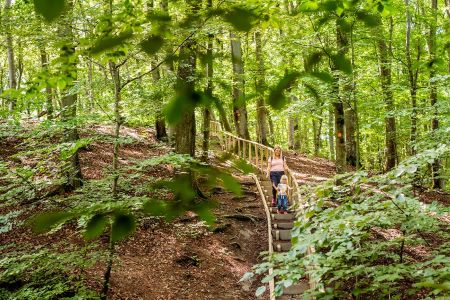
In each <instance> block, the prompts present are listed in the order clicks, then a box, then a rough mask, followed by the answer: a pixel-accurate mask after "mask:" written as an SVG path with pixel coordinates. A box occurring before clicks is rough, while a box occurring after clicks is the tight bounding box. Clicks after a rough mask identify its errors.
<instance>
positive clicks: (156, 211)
mask: <svg viewBox="0 0 450 300" xmlns="http://www.w3.org/2000/svg"><path fill="white" fill-rule="evenodd" d="M166 209H167V207H166V203H165V202H163V201H161V200H155V199H152V200H150V201H148V202H147V203H145V204H144V211H145V212H146V213H148V214H150V215H152V216H164V215H165V213H166Z"/></svg>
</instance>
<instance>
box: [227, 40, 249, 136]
mask: <svg viewBox="0 0 450 300" xmlns="http://www.w3.org/2000/svg"><path fill="white" fill-rule="evenodd" d="M230 40H231V60H232V63H233V116H234V125H235V127H236V132H237V134H238V136H239V137H241V138H244V139H247V140H248V139H250V134H249V132H248V124H247V108H246V104H245V94H244V86H245V83H244V62H243V61H242V50H241V39H240V38H239V37H237V36H236V35H235V34H234V33H230Z"/></svg>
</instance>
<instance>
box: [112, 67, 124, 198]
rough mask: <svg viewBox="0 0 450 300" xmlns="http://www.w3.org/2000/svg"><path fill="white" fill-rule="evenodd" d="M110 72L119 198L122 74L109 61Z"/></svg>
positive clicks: (115, 178)
mask: <svg viewBox="0 0 450 300" xmlns="http://www.w3.org/2000/svg"><path fill="white" fill-rule="evenodd" d="M109 71H110V73H111V78H112V80H113V83H114V121H115V122H114V123H115V126H114V152H113V173H114V175H113V186H112V193H113V197H114V198H117V184H118V181H119V174H118V170H119V146H120V143H119V138H120V126H121V125H122V116H121V103H120V102H121V93H120V74H119V69H118V67H117V66H116V64H115V63H114V62H112V61H109Z"/></svg>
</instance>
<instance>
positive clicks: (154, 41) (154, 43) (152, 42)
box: [141, 35, 164, 55]
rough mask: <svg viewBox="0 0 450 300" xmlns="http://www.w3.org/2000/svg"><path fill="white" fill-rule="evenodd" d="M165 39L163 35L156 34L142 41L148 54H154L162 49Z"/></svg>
mask: <svg viewBox="0 0 450 300" xmlns="http://www.w3.org/2000/svg"><path fill="white" fill-rule="evenodd" d="M163 43H164V39H163V38H162V37H161V36H158V35H154V36H150V37H148V38H146V39H145V40H143V41H142V42H141V47H142V49H143V50H144V51H145V53H147V54H148V55H153V54H155V53H156V52H158V51H159V49H161V47H162V46H163Z"/></svg>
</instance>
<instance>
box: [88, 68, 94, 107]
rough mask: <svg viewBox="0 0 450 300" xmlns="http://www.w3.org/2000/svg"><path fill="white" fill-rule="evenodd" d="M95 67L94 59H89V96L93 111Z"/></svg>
mask: <svg viewBox="0 0 450 300" xmlns="http://www.w3.org/2000/svg"><path fill="white" fill-rule="evenodd" d="M93 72H94V67H93V65H92V61H91V60H89V62H88V89H89V90H88V98H89V105H88V107H89V112H92V110H94V107H95V105H94V84H93V82H92V77H93Z"/></svg>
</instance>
